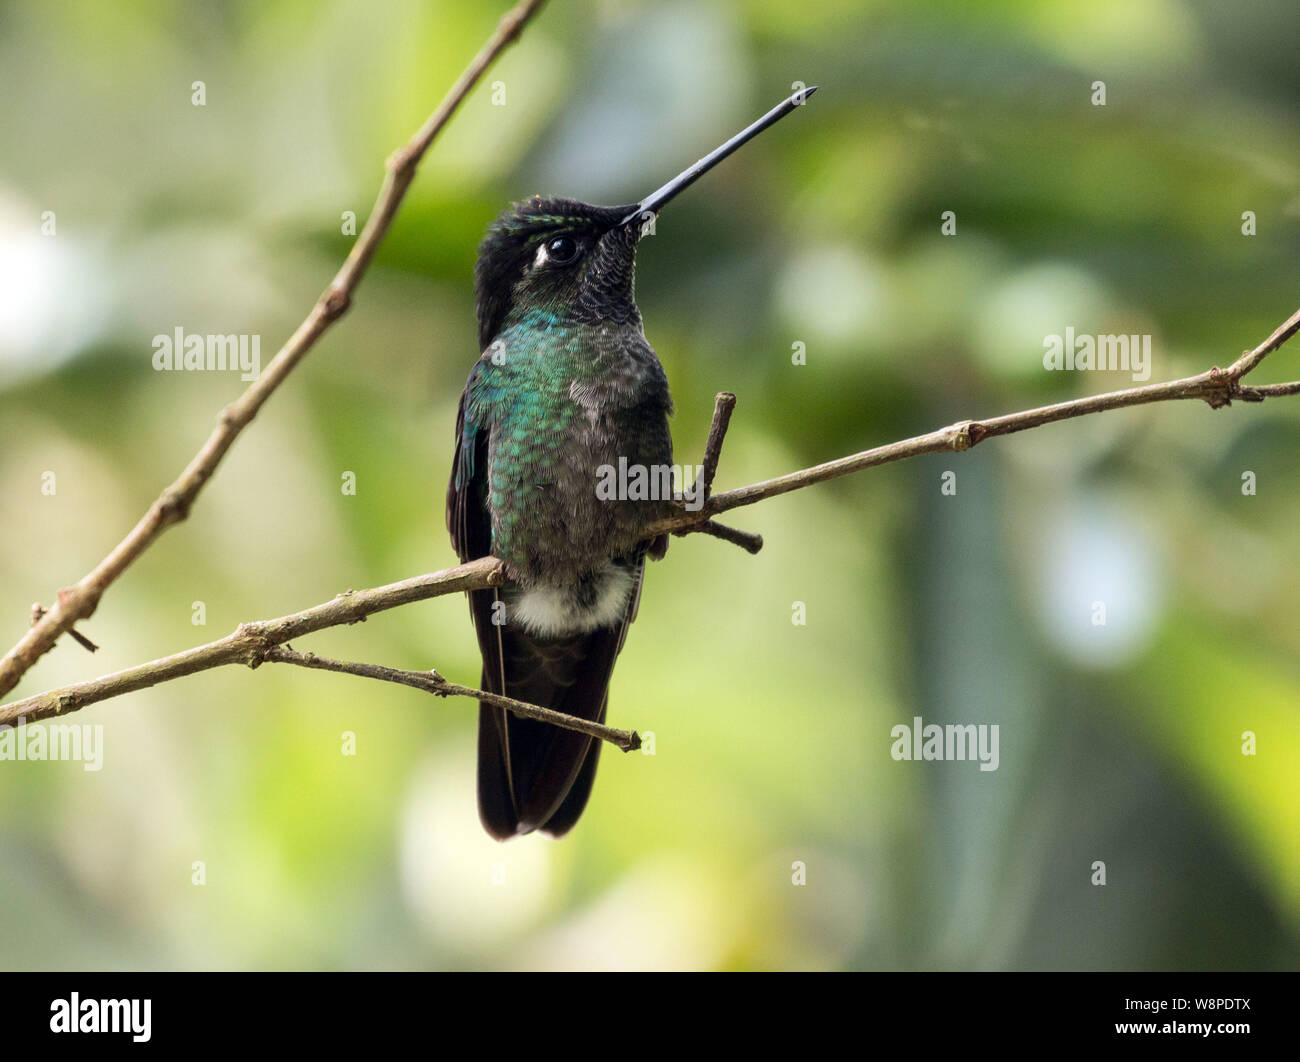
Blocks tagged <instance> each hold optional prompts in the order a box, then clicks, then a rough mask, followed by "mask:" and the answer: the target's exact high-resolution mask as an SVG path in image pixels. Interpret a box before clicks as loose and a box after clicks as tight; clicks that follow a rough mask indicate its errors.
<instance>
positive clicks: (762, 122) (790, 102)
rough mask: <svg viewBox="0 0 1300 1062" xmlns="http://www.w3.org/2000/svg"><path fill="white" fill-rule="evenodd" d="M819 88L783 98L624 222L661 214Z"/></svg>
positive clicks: (660, 190) (639, 207)
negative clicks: (697, 182)
mask: <svg viewBox="0 0 1300 1062" xmlns="http://www.w3.org/2000/svg"><path fill="white" fill-rule="evenodd" d="M816 91H817V86H816V85H809V86H808V87H807V88H806V89H802V90H800V91H799V92H796V93H795V94H794V95H793V96H791V97H790V98H789V99H787V100H782V101H781V102H780V103H778V104H777V105H776V106H775V107H773V108H772V109H771V110H770V111H768V112H767V113H766V114H765V115H763V117H762V118H760V119H759V120H758V121H756V122H754V123H753V124H752V125H750V126H746V127H745V128H744V129H742V130H741V131H740V132H739V133H737V134H736V135H735V136H733V137H732V138H731V139H730V140H728V141H727V142H726V143H725V144H723V145H722V146H721V147H720V148H715V149H714V150H713V151H710V152H709V153H708V154H707V155H705V156H704V158H702V159H700V161H699V162H697V163H695V165H694V166H690V167H688V168H687V169H685V170H683V171H682V172H681V173H679V174H678V175H677V176H676V177H674V178H673V179H672V180H671V181H669V182H668V183H667V184H665V185H664V186H663V187H662V188H658V189H656V190H655V191H653V192H651V193H650V194H649V195H648V196H646V197H645V198H644V199H642V200H641V202H640V203H639V204H638V206H637V208H636V209H635V210H634V211H632V213H630V214H629V215H628V216H627V217H625V218H624V219H623V224H624V225H626V224H627V223H628V222H629V221H633V220H635V219H636V218H640V217H644V216H645V215H646V214H647V213H658V212H659V210H660V209H661V208H662V207H663V205H664V204H665V203H667V202H668V201H669V200H670V199H672V198H673V197H674V196H676V195H677V194H678V193H679V192H684V191H685V190H686V189H687V188H689V187H690V186H691V185H693V184H694V183H695V182H696V181H698V180H699V179H700V178H701V177H703V176H704V175H705V174H706V173H708V172H709V170H711V169H713V167H714V166H716V165H717V164H718V163H719V162H721V161H722V160H723V159H725V158H726V157H727V156H728V155H730V154H731V153H732V152H733V151H735V150H736V149H737V148H738V147H740V146H741V144H744V143H747V142H748V141H750V140H753V139H754V137H756V136H758V134H759V133H761V132H762V131H763V130H764V129H766V128H768V127H769V126H772V125H775V124H776V123H777V122H779V121H780V120H781V119H782V118H784V117H785V116H786V115H787V114H789V113H790V112H791V111H793V110H795V109H796V108H797V107H800V106H802V104H803V102H804V100H806V99H807V98H808V97H809V96H811V95H812V94H813V93H814V92H816Z"/></svg>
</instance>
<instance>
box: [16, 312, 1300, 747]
mask: <svg viewBox="0 0 1300 1062" xmlns="http://www.w3.org/2000/svg"><path fill="white" fill-rule="evenodd" d="M1298 330H1300V311H1297V312H1296V313H1295V314H1294V315H1292V317H1291V318H1289V319H1288V320H1287V322H1286V323H1285V324H1283V325H1281V326H1280V327H1278V328H1277V329H1276V330H1274V332H1273V333H1272V335H1270V336H1269V338H1268V339H1266V340H1265V341H1264V342H1263V343H1261V344H1260V345H1259V346H1258V347H1256V348H1255V349H1254V350H1248V351H1246V352H1245V353H1243V354H1242V356H1241V357H1240V358H1238V359H1237V361H1235V362H1233V364H1232V365H1231V366H1230V367H1229V368H1227V369H1218V368H1214V369H1210V370H1209V371H1208V372H1204V373H1201V374H1199V375H1197V376H1189V377H1187V378H1186V379H1182V380H1175V381H1173V382H1172V383H1166V384H1152V385H1150V386H1147V387H1135V388H1131V389H1129V390H1126V391H1112V392H1110V393H1108V394H1104V395H1094V396H1091V397H1088V398H1080V399H1075V400H1074V401H1071V402H1059V403H1057V404H1055V405H1050V406H1043V407H1041V408H1038V409H1029V410H1025V411H1023V412H1020V413H1009V414H1007V415H1005V416H1002V417H994V418H992V419H990V420H982V421H970V420H968V421H962V422H960V423H958V424H953V425H950V426H949V427H946V428H940V429H938V430H937V431H932V432H929V433H927V434H925V435H918V436H916V437H915V438H912V439H904V440H902V441H900V442H895V443H890V444H888V445H887V446H879V447H876V448H875V449H873V450H864V451H863V452H862V453H859V454H853V455H851V456H849V457H844V458H840V459H839V460H838V461H828V462H826V463H825V464H822V465H815V466H814V467H812V468H806V469H802V470H801V471H798V472H791V473H789V474H788V475H784V476H777V477H776V478H774V479H767V480H763V481H762V482H760V483H752V484H750V485H749V486H747V487H740V488H738V489H736V490H730V491H726V492H724V493H722V494H715V495H713V497H712V498H710V499H708V501H706V503H705V504H704V507H703V509H702V510H700V511H698V512H687V511H685V510H682V511H679V512H678V513H676V514H674V515H673V516H671V517H669V518H667V519H666V520H660V521H657V522H656V523H654V524H651V525H650V526H649V527H647V529H646V532H645V537H646V538H647V539H648V538H651V537H653V536H654V535H657V534H662V533H665V532H679V531H680V532H682V533H691V532H696V531H702V530H704V529H705V526H706V525H708V524H709V523H710V522H711V517H712V514H713V513H714V512H725V511H726V510H729V509H736V508H740V507H741V506H745V505H753V504H754V503H755V502H759V501H762V500H763V499H765V498H771V497H775V496H776V495H778V494H786V493H788V492H789V491H792V490H800V489H801V488H803V487H807V486H811V485H812V484H814V483H821V482H824V481H825V480H828V479H834V478H836V477H837V476H844V475H848V474H849V473H851V472H857V471H859V470H861V469H864V468H873V467H875V466H877V465H883V464H888V463H890V462H892V461H901V460H903V459H904V458H909V457H916V456H919V455H920V454H927V453H939V452H957V453H960V452H962V451H964V450H969V449H970V448H971V447H972V446H974V445H976V444H977V443H979V442H981V441H982V440H984V439H987V438H991V437H993V436H995V435H1010V434H1012V433H1014V432H1018V431H1024V430H1026V429H1028V428H1034V427H1038V426H1039V425H1042V424H1050V423H1053V422H1055V421H1058V420H1068V419H1071V418H1073V417H1083V416H1088V415H1090V414H1092V413H1100V412H1104V411H1105V410H1109V409H1123V408H1126V407H1128V406H1137V405H1144V404H1148V403H1151V402H1165V401H1175V400H1181V399H1200V400H1203V401H1205V402H1207V403H1209V405H1210V406H1211V407H1212V408H1216V409H1217V408H1219V407H1222V406H1225V405H1228V404H1229V403H1230V402H1231V400H1232V399H1234V398H1239V399H1242V400H1244V401H1251V402H1257V401H1263V400H1264V398H1266V397H1273V396H1274V395H1291V394H1300V381H1296V382H1291V383H1285V384H1266V385H1263V386H1260V387H1251V388H1247V387H1244V386H1243V385H1242V384H1241V378H1242V377H1243V376H1245V375H1246V374H1247V373H1249V372H1250V371H1251V370H1253V369H1254V368H1255V367H1256V366H1257V365H1258V364H1259V363H1260V362H1261V361H1262V360H1263V359H1264V357H1265V356H1267V355H1268V354H1269V353H1271V352H1272V351H1274V350H1276V349H1277V348H1278V347H1280V346H1281V345H1282V344H1283V343H1285V342H1286V341H1287V340H1288V339H1290V338H1291V336H1293V335H1294V334H1295V333H1296V332H1297V331H1298ZM505 581H506V577H505V570H504V567H503V565H502V564H501V562H500V561H498V560H497V559H496V558H495V557H483V558H480V559H479V560H474V561H470V562H469V563H467V564H462V565H459V566H458V567H456V568H448V569H446V570H445V571H441V572H435V573H433V574H431V575H421V576H417V577H416V578H414V579H407V580H403V581H402V582H398V583H392V584H389V585H388V586H381V587H378V588H376V589H373V590H361V591H357V592H354V593H353V592H350V593H348V594H344V595H341V596H340V597H338V598H335V599H334V600H333V601H329V602H326V603H325V604H323V605H317V606H316V607H315V608H310V609H307V610H305V611H304V612H299V613H296V614H294V615H292V616H282V617H281V618H279V619H276V620H268V621H266V622H264V623H252V624H244V625H242V626H241V627H240V628H239V630H237V631H236V632H235V633H234V634H232V635H231V636H230V637H228V638H224V639H222V640H221V641H219V642H212V643H210V644H209V645H205V646H199V647H198V648H196V649H190V650H187V651H186V652H183V653H178V654H176V655H175V656H170V657H166V658H164V659H162V660H155V661H153V662H152V663H149V664H142V665H140V666H139V667H135V668H130V669H128V670H127V671H121V672H118V673H117V674H114V675H107V676H104V677H103V678H99V679H94V680H92V681H91V682H83V683H79V684H77V685H74V686H68V687H65V688H62V689H57V690H51V691H49V692H48V693H42V694H39V695H37V696H35V697H28V698H27V699H26V700H22V701H14V702H12V703H11V704H7V705H4V706H0V723H13V722H15V721H17V719H19V718H20V717H22V718H26V719H28V720H36V719H43V718H47V717H49V716H54V715H63V714H65V713H67V712H74V711H76V710H77V709H79V708H83V707H85V706H86V705H87V704H94V703H96V702H97V701H102V700H107V699H108V698H110V697H117V696H120V695H122V694H124V693H130V692H132V691H133V690H138V689H144V688H146V687H148V686H154V685H157V684H158V683H160V682H167V681H170V680H171V679H174V678H179V677H180V676H182V675H190V674H193V673H195V672H197V671H204V670H207V669H209V668H212V667H219V666H221V665H224V664H232V663H247V664H251V665H252V666H256V665H257V664H258V663H260V662H261V660H263V659H265V654H266V651H267V649H269V648H270V647H271V646H274V645H281V644H283V643H285V642H287V641H289V640H290V639H291V638H295V637H298V636H300V635H303V634H308V633H311V632H313V631H318V630H323V629H325V628H326V627H336V626H340V625H342V624H346V623H356V622H357V621H358V620H361V619H364V618H365V617H366V616H368V615H370V614H371V613H374V612H380V611H383V610H384V609H390V608H396V607H397V606H399V605H405V604H409V603H410V602H412V601H421V600H424V599H425V598H430V597H438V596H440V595H442V594H448V593H454V592H456V591H460V590H486V589H488V588H489V587H493V586H501V585H503V584H504V583H505ZM463 688H465V689H468V687H463Z"/></svg>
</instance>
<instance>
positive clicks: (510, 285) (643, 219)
mask: <svg viewBox="0 0 1300 1062" xmlns="http://www.w3.org/2000/svg"><path fill="white" fill-rule="evenodd" d="M814 91H816V86H815V85H813V86H809V87H807V88H804V89H801V90H800V91H799V92H796V93H795V94H794V95H793V96H791V97H790V98H789V99H786V100H783V101H782V102H781V103H779V104H778V105H777V106H776V107H773V108H772V110H770V111H768V113H767V114H765V115H763V117H762V118H760V119H758V121H756V122H754V123H753V124H752V125H750V126H748V127H746V128H745V129H743V130H741V132H739V133H737V134H736V135H735V136H733V137H732V138H731V139H730V140H728V141H727V142H726V143H725V144H723V145H722V146H721V147H719V148H717V149H716V150H714V151H712V152H710V153H709V154H708V155H706V156H705V157H704V158H702V159H700V161H699V162H697V163H695V165H693V166H691V167H689V168H688V169H686V170H684V171H682V172H681V173H679V174H678V175H677V176H676V177H674V178H673V179H672V180H671V181H669V182H668V183H667V184H665V185H663V186H662V187H661V188H659V189H657V190H656V191H654V192H651V193H650V195H648V196H646V197H645V198H644V199H642V200H641V202H639V203H632V204H629V205H627V206H613V207H609V206H592V205H591V204H589V203H579V202H578V201H577V200H574V199H559V198H550V197H543V196H534V197H533V198H531V199H527V200H525V201H524V202H522V203H515V204H514V205H513V206H511V207H510V208H509V209H507V210H506V211H505V212H504V213H503V214H502V215H501V216H500V217H498V218H497V219H496V221H494V222H493V223H492V224H491V226H489V228H488V231H487V235H486V236H484V238H483V242H482V244H480V245H479V251H478V264H477V265H476V266H475V269H474V286H475V291H476V295H477V309H478V331H479V348H480V349H481V350H486V349H487V347H488V346H489V345H490V344H491V343H492V341H493V340H494V339H495V338H496V336H497V334H498V333H499V332H500V331H501V330H502V328H504V327H505V326H506V325H508V324H511V323H513V321H514V320H515V319H517V318H519V317H521V316H522V315H523V314H525V313H528V312H530V311H537V310H541V311H549V312H551V313H554V314H556V315H557V316H560V317H563V318H564V319H565V320H567V321H577V322H580V323H584V324H600V323H604V322H609V323H612V324H619V325H621V324H628V323H634V322H639V320H640V315H639V313H638V312H637V308H636V300H635V298H634V296H633V290H632V289H633V273H634V271H635V266H636V246H637V243H638V241H639V240H640V239H641V236H642V235H643V234H644V233H646V232H649V231H653V219H654V217H655V216H656V215H657V214H658V212H659V211H660V210H661V209H662V208H663V207H664V205H665V204H667V203H668V202H669V200H671V199H672V198H673V197H674V196H676V195H677V194H678V193H680V192H682V191H684V190H685V189H687V188H689V187H690V186H691V185H692V184H694V183H695V182H696V181H697V180H698V179H699V178H700V177H701V176H702V175H703V174H705V173H707V172H708V171H709V170H710V169H712V168H713V167H714V166H716V165H717V164H718V163H719V162H721V161H722V160H723V159H725V158H726V157H727V156H728V155H730V154H731V153H732V152H733V151H735V150H736V149H737V148H738V147H740V146H741V145H742V144H744V143H745V142H746V141H748V140H749V139H751V138H752V137H755V136H757V135H758V134H759V133H761V132H762V131H763V130H764V129H766V128H768V127H769V126H770V125H772V124H773V123H775V122H776V121H778V120H779V119H781V118H783V117H785V115H787V114H789V113H790V112H791V111H792V110H794V109H795V108H796V107H798V106H799V105H800V104H802V103H803V102H804V101H805V100H807V98H808V97H809V96H811V95H812V94H813V92H814Z"/></svg>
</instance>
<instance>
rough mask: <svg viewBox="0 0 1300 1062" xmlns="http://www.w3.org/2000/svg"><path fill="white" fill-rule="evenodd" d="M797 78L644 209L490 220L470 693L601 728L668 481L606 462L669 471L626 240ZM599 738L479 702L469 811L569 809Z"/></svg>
mask: <svg viewBox="0 0 1300 1062" xmlns="http://www.w3.org/2000/svg"><path fill="white" fill-rule="evenodd" d="M815 88H816V86H812V87H808V88H805V89H802V90H800V91H799V92H796V93H795V94H794V95H792V96H791V97H790V98H788V99H786V100H784V101H783V102H781V103H780V104H778V105H777V106H776V107H774V108H773V109H772V110H770V111H769V112H768V113H767V114H765V115H763V117H761V118H759V119H758V120H757V121H756V122H754V123H752V124H751V125H749V126H747V127H746V128H745V129H743V130H742V131H741V132H740V133H738V134H737V135H736V136H734V137H732V138H731V139H730V140H728V141H727V142H726V143H724V144H723V145H721V146H720V147H718V148H717V149H716V150H714V151H712V152H710V153H709V154H708V155H706V156H705V157H704V158H702V159H700V160H699V161H698V162H696V163H695V164H694V165H693V166H691V167H689V168H688V169H686V170H684V171H683V172H682V173H680V174H678V175H677V176H676V177H674V178H673V179H672V180H670V181H668V182H667V183H666V184H664V185H663V186H662V187H660V188H659V189H657V190H656V191H654V192H652V193H651V194H650V195H648V196H646V197H645V198H644V199H642V200H641V201H640V202H639V203H632V204H628V205H625V206H593V205H591V204H589V203H581V202H578V201H576V200H573V199H564V198H559V197H550V196H546V197H544V196H534V197H533V198H531V199H527V200H525V201H523V202H520V203H515V204H513V205H512V206H510V207H509V208H507V209H506V210H505V211H504V212H503V213H502V214H501V215H500V216H499V217H498V218H497V219H496V220H495V221H494V222H493V223H492V224H491V225H490V226H489V227H488V230H487V233H486V235H485V236H484V238H483V241H482V243H481V245H480V246H479V250H478V261H477V264H476V266H475V269H474V286H475V309H476V314H477V318H478V341H479V350H480V356H479V359H478V361H477V362H476V363H475V364H474V367H473V368H472V369H471V370H470V374H469V380H468V381H467V383H466V385H465V391H464V393H463V394H462V395H461V398H460V406H459V409H458V411H457V414H456V452H455V458H454V461H453V465H452V473H451V482H450V484H449V485H448V488H447V529H448V531H449V532H450V534H451V541H452V546H453V547H454V549H455V550H456V553H457V555H458V556H459V557H460V559H461V561H462V562H465V561H470V560H475V559H477V558H479V557H485V556H488V555H492V556H495V557H497V558H498V559H499V560H500V561H501V562H502V563H503V565H504V567H505V573H506V575H507V577H508V580H509V581H508V582H507V584H506V585H504V586H502V587H499V588H493V589H489V590H475V591H471V592H470V593H469V603H470V612H471V614H472V616H473V620H474V627H475V631H476V634H477V636H478V645H479V651H480V653H481V655H482V658H483V675H482V683H481V688H482V689H484V690H486V691H488V692H491V693H496V694H502V695H504V696H507V697H512V698H514V699H516V700H520V701H527V702H529V703H531V704H536V705H541V706H543V707H547V708H551V709H554V710H556V711H560V712H564V713H567V714H568V715H572V716H577V717H578V718H581V719H586V720H593V721H597V722H601V723H603V722H604V720H605V712H606V708H607V703H608V690H609V682H610V675H611V673H612V672H613V669H614V661H615V659H616V658H617V657H618V654H619V652H620V650H621V649H622V648H623V642H624V640H625V639H626V638H627V631H628V627H629V625H630V624H631V623H632V621H633V620H634V619H635V618H636V614H637V608H638V605H639V602H640V598H641V586H642V580H643V578H644V574H645V562H646V558H647V557H650V558H654V559H659V558H661V557H662V556H663V555H664V552H665V551H666V549H667V544H668V542H667V536H666V535H661V536H658V537H657V538H653V539H648V538H647V536H646V534H645V528H646V527H647V526H648V525H649V524H650V523H652V522H653V521H654V520H656V519H659V518H661V517H663V516H666V515H668V514H669V513H670V512H671V511H672V508H673V506H674V498H673V495H672V489H671V486H669V487H668V488H667V489H661V490H653V489H651V490H648V491H647V490H644V489H642V490H639V491H638V490H634V489H630V485H631V483H632V480H631V479H630V478H628V479H625V480H620V482H623V483H624V484H625V486H628V487H629V489H624V490H615V491H613V492H612V494H611V492H610V491H608V490H605V491H602V490H600V489H598V488H599V485H600V483H601V482H602V481H603V482H605V483H606V484H608V483H609V482H610V478H609V472H610V470H613V469H620V470H621V469H625V468H626V469H641V470H645V471H644V472H643V473H642V476H643V478H642V481H641V482H642V484H643V485H644V484H645V483H647V482H648V483H650V484H651V485H653V484H655V483H663V482H668V483H669V484H670V483H671V480H670V479H668V478H667V477H670V476H671V471H670V470H671V468H672V460H673V444H672V436H671V434H670V432H669V428H668V418H669V416H670V415H671V413H672V410H673V403H672V399H671V398H670V396H669V393H668V380H667V377H666V376H665V374H664V370H663V366H662V365H661V364H660V363H659V359H658V357H657V356H656V355H655V352H654V350H653V349H652V348H651V346H650V344H649V343H648V342H647V341H646V337H645V332H644V330H643V328H642V322H641V313H640V311H639V310H638V309H637V305H636V299H635V296H634V293H633V281H634V271H635V262H636V249H637V245H638V243H639V242H640V240H641V238H642V237H643V235H645V234H646V233H648V232H652V231H653V222H654V219H655V217H656V216H657V215H658V212H659V211H660V210H661V209H662V208H663V207H664V206H665V205H666V204H667V203H668V202H669V201H670V200H672V199H673V198H674V197H675V196H677V195H678V194H679V193H681V192H682V191H684V190H685V189H686V188H688V187H690V185H692V184H693V183H694V182H695V181H696V180H698V179H699V178H700V177H701V176H702V175H703V174H704V173H706V172H707V171H708V170H710V169H712V168H713V167H714V166H716V165H717V164H718V163H719V162H721V161H722V160H723V159H724V158H726V157H727V156H728V155H730V154H731V153H732V152H733V151H735V150H736V149H737V148H739V147H740V146H741V145H742V144H744V143H745V142H746V141H748V140H750V139H751V138H752V137H755V136H757V135H758V134H759V133H761V132H762V131H763V130H764V129H767V128H768V127H769V126H771V125H773V124H774V123H775V122H777V121H779V120H780V119H781V118H783V117H785V115H787V114H789V113H790V112H791V111H792V110H794V109H795V108H796V107H797V106H799V105H800V104H801V103H803V102H804V100H806V99H807V97H808V96H809V95H811V93H812V92H813V91H814V90H815ZM601 744H602V742H601V741H599V740H598V739H595V738H591V737H589V736H587V735H586V734H581V733H578V732H576V731H572V730H565V729H562V728H560V727H555V726H552V725H550V724H548V723H542V722H539V721H537V720H534V719H528V718H523V717H519V716H514V715H512V714H510V713H508V712H507V711H505V710H504V709H502V708H499V707H496V706H494V705H491V704H488V703H486V702H480V704H479V727H478V807H479V817H480V819H481V820H482V822H483V826H484V827H485V828H486V829H487V832H488V833H489V834H491V835H492V836H493V837H495V838H497V839H498V840H506V839H508V838H510V837H514V836H517V835H519V834H526V833H531V832H533V831H534V830H542V831H544V832H546V833H549V834H551V835H553V836H555V837H559V836H562V835H563V834H565V833H567V832H568V831H569V830H570V829H571V828H572V827H573V825H574V823H576V822H577V820H578V818H579V816H580V815H581V814H582V811H583V809H584V808H585V807H586V804H587V799H588V797H589V796H590V794H591V787H592V782H593V780H594V778H595V774H596V763H597V760H598V759H599V756H600V746H601Z"/></svg>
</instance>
